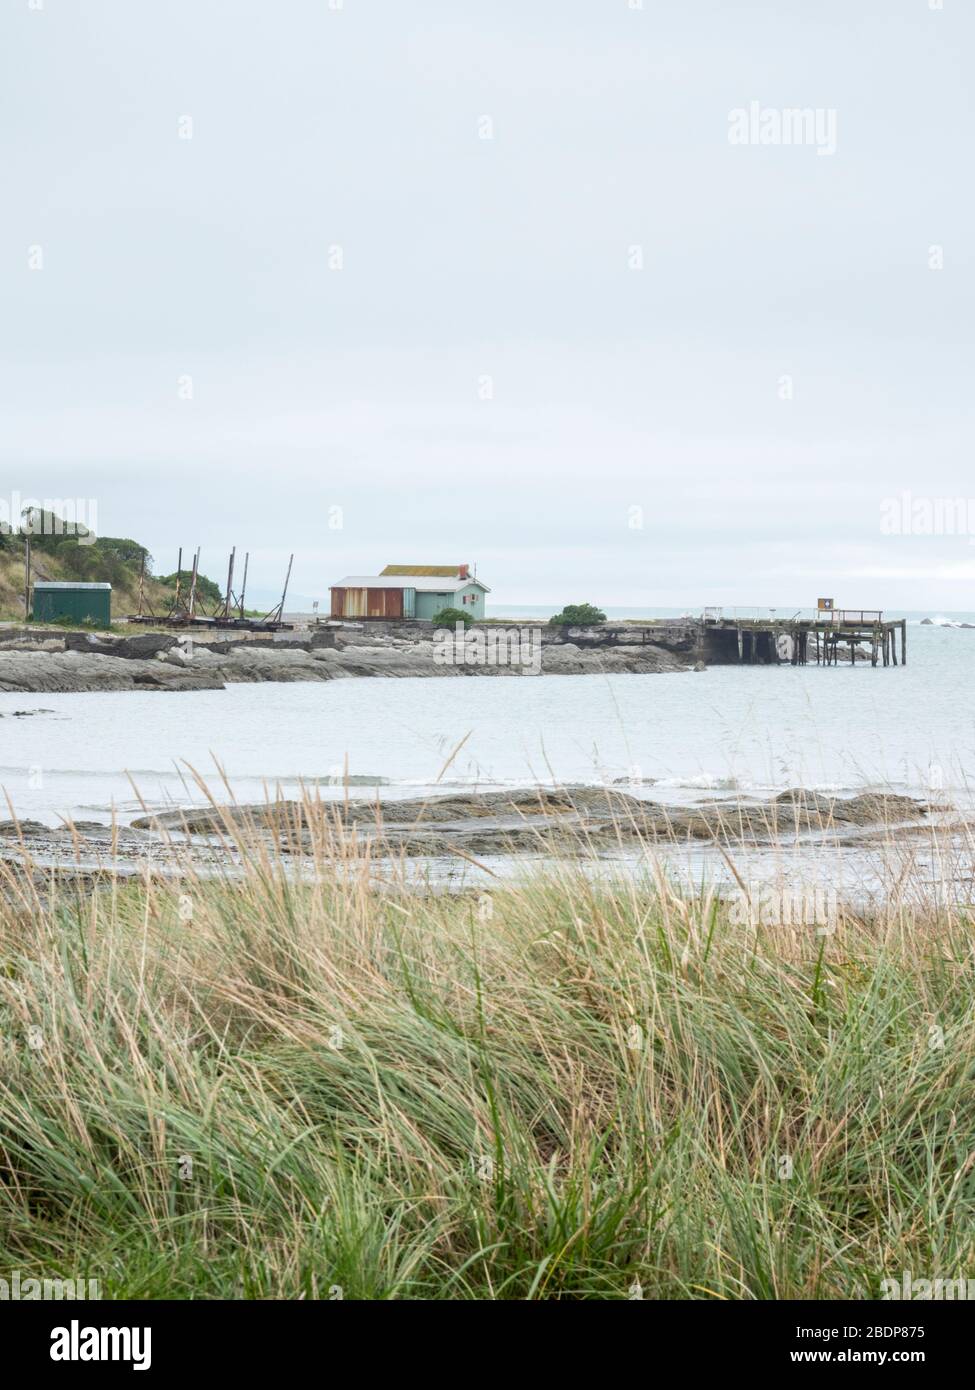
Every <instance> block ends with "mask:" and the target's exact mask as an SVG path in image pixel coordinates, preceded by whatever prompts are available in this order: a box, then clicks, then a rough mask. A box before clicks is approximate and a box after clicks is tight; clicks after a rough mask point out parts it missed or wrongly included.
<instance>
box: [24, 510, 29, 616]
mask: <svg viewBox="0 0 975 1390" xmlns="http://www.w3.org/2000/svg"><path fill="white" fill-rule="evenodd" d="M29 617H30V532H29V531H25V532H24V622H25V623H26V622H27V619H28V618H29Z"/></svg>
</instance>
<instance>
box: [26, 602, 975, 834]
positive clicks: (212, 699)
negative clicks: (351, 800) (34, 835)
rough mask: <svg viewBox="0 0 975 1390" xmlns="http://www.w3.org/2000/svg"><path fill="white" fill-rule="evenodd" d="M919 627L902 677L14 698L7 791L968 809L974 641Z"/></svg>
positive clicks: (107, 799) (71, 800) (711, 674)
mask: <svg viewBox="0 0 975 1390" xmlns="http://www.w3.org/2000/svg"><path fill="white" fill-rule="evenodd" d="M954 616H958V615H954ZM960 616H961V617H965V615H960ZM968 620H969V621H975V619H971V618H969V619H968ZM908 633H909V635H908V665H907V667H906V668H905V667H898V668H897V669H896V670H895V669H893V668H888V669H884V668H877V669H876V670H875V669H872V668H871V667H870V666H869V665H863V666H857V667H855V668H851V667H849V666H845V667H844V666H840V667H838V668H831V669H828V670H827V669H818V668H816V667H815V666H807V667H805V668H793V667H790V666H782V667H777V668H773V667H715V668H714V669H712V670H709V671H706V672H696V673H695V672H687V673H684V672H682V673H679V674H673V675H652V676H627V675H615V676H598V675H593V676H540V677H532V676H518V677H504V678H489V679H479V678H477V677H471V678H464V679H442V680H436V679H425V680H424V679H405V680H404V679H361V680H354V679H353V680H336V681H330V682H327V683H323V684H311V683H308V684H297V685H283V684H282V685H239V686H231V687H229V688H228V689H227V690H224V691H204V692H195V693H182V694H168V693H148V692H147V693H137V694H136V693H120V694H84V695H37V696H33V695H31V696H28V695H10V694H0V716H3V717H2V718H0V784H2V786H3V789H4V791H5V793H6V796H7V797H8V799H9V802H10V804H11V805H12V806H13V808H14V810H15V811H16V813H17V814H18V815H19V816H22V817H27V816H29V817H33V818H35V819H40V820H45V821H47V822H48V823H51V824H54V823H56V822H57V821H59V820H60V819H61V818H62V817H66V816H74V817H83V818H86V819H102V818H104V819H108V817H109V816H110V815H111V813H112V810H113V808H114V809H115V811H116V812H117V813H118V814H119V815H120V816H121V817H122V819H126V818H128V817H130V816H133V815H136V814H138V812H139V807H140V798H141V799H142V800H143V801H144V802H145V803H146V804H147V805H149V806H150V807H153V808H155V807H159V806H163V805H186V804H190V803H192V802H194V801H198V800H200V796H199V793H198V792H197V790H196V789H195V787H194V786H193V783H192V778H191V776H190V774H189V771H188V769H189V768H194V769H196V771H197V772H199V773H200V774H201V775H202V776H204V777H205V778H207V779H208V780H209V781H210V783H211V785H213V786H216V785H217V781H218V777H217V773H216V768H217V766H218V765H219V767H220V768H222V769H223V771H224V773H225V775H226V777H227V779H228V780H229V782H230V783H231V785H232V788H233V791H234V793H235V795H236V796H237V797H238V798H240V799H243V800H259V799H261V798H262V796H263V795H264V793H265V789H269V790H272V789H276V788H278V787H280V788H282V789H283V790H284V791H286V792H287V791H292V790H294V789H295V787H296V786H297V784H298V782H299V781H300V780H304V781H305V782H307V783H316V782H317V783H320V784H324V785H325V786H326V787H328V786H329V784H330V783H334V782H336V781H337V782H339V783H340V782H341V780H342V777H343V774H344V770H345V768H346V767H347V768H348V772H349V773H350V774H351V776H352V777H353V778H365V779H367V781H368V780H369V779H374V780H375V782H377V783H381V784H385V787H384V791H383V794H384V795H403V796H408V795H416V794H417V793H418V792H419V791H420V790H423V789H428V788H431V787H433V786H435V785H439V786H440V787H441V788H442V789H444V790H447V789H454V788H456V787H457V786H458V785H463V786H479V787H483V788H490V787H495V786H507V785H524V784H530V783H534V782H551V781H553V780H554V781H556V782H591V783H599V782H607V781H609V782H612V781H614V780H616V779H618V778H632V779H644V780H641V781H640V783H639V790H640V791H641V792H643V793H645V794H647V795H651V796H664V797H667V798H670V799H675V800H686V799H689V798H691V797H693V796H695V795H699V794H700V793H701V791H702V789H714V790H717V791H722V790H727V791H732V790H738V789H740V790H743V791H749V792H750V791H762V792H766V791H769V790H773V789H781V788H784V787H787V786H796V785H803V786H806V787H816V788H821V789H835V790H853V789H857V788H861V787H864V786H877V785H883V786H887V787H891V788H893V789H897V790H912V791H918V792H921V793H922V794H926V793H931V792H937V793H942V792H944V793H947V794H952V795H954V796H955V797H956V798H958V797H961V798H965V799H967V792H968V787H969V786H970V785H971V786H975V701H973V698H972V691H973V688H975V631H973V630H967V629H959V628H948V627H931V626H921V625H919V624H918V623H917V621H916V620H915V621H914V622H912V623H911V625H910V627H909V629H908ZM15 711H38V712H37V713H33V714H31V715H30V717H14V714H15ZM649 779H653V781H652V782H651V781H650V780H649ZM136 789H137V791H136ZM636 789H637V788H636V787H634V790H636ZM332 792H333V793H334V794H335V795H342V794H343V793H342V788H341V786H338V787H333V788H332ZM354 794H363V795H374V794H375V793H374V791H372V790H370V788H369V787H367V786H363V787H356V788H355V789H354Z"/></svg>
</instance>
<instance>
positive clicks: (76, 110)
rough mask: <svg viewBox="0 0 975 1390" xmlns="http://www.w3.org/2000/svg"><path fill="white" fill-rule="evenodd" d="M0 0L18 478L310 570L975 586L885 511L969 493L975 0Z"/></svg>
mask: <svg viewBox="0 0 975 1390" xmlns="http://www.w3.org/2000/svg"><path fill="white" fill-rule="evenodd" d="M40 3H41V0H33V4H34V6H37V5H38V4H40ZM935 3H936V0H935ZM0 13H2V18H0V64H2V93H3V96H2V102H3V120H2V124H0V147H2V160H3V202H4V211H3V216H2V219H0V277H2V282H0V291H2V301H3V309H2V319H0V351H2V383H0V393H2V394H0V407H2V438H0V448H2V460H3V463H4V465H5V467H4V470H3V471H4V478H5V482H4V483H3V484H2V487H3V490H4V493H5V494H9V493H10V492H12V491H14V490H16V491H18V492H20V493H21V494H22V495H28V496H36V497H39V498H42V499H43V498H59V497H83V498H95V499H96V500H97V508H98V529H99V530H100V531H102V532H103V533H106V534H113V535H118V534H121V535H128V536H133V537H135V538H137V539H139V540H142V541H144V542H145V543H147V544H148V545H149V547H150V549H151V550H152V551H153V553H154V555H155V557H156V564H157V568H158V569H160V570H171V569H173V568H175V563H176V548H177V546H178V545H180V544H182V545H183V546H184V547H186V548H187V549H189V548H190V547H192V546H195V545H197V544H199V545H201V546H202V547H203V562H202V563H203V569H204V571H206V572H209V573H212V574H214V576H215V577H218V578H222V577H223V575H224V573H225V569H226V554H227V551H228V550H229V547H230V545H231V544H236V545H237V546H238V547H239V548H240V549H241V550H244V549H249V550H250V551H251V555H252V560H251V565H252V569H251V578H252V582H253V583H254V585H255V587H259V588H263V589H266V590H274V589H276V588H279V587H280V583H281V580H282V578H283V571H284V567H285V565H286V562H287V556H288V553H289V552H290V551H291V550H292V549H293V550H294V551H295V552H296V560H295V572H294V578H293V589H294V592H295V593H296V594H297V595H310V596H320V597H322V598H324V597H325V596H326V594H327V589H328V585H329V583H330V582H334V580H335V579H337V578H339V577H341V576H342V575H345V574H348V573H353V574H362V573H370V572H375V571H377V570H378V569H379V568H381V567H382V566H383V565H385V564H386V563H389V562H399V563H416V562H422V561H429V562H438V563H444V562H454V561H457V562H464V561H467V562H470V563H472V564H473V563H476V564H477V567H478V573H479V575H480V577H481V578H483V579H484V580H485V581H486V582H487V583H488V584H489V585H490V586H491V587H492V590H493V593H492V598H493V599H494V600H495V601H496V602H500V603H505V602H511V603H517V602H535V601H538V602H543V601H548V600H552V601H558V602H562V601H583V600H590V601H594V602H601V603H607V604H635V605H639V604H646V605H671V604H674V605H691V606H700V605H702V604H705V603H716V604H717V603H725V604H732V603H740V604H748V603H757V604H768V605H773V604H776V605H778V604H781V605H787V604H793V603H794V604H797V605H798V604H802V605H806V604H810V603H814V602H815V599H816V597H817V596H819V595H821V594H829V595H832V596H834V597H835V598H836V599H837V601H838V602H839V603H840V604H844V605H846V606H855V607H860V606H869V607H873V606H883V607H885V608H896V607H907V608H931V609H933V610H937V609H948V608H955V609H970V608H973V607H975V597H973V595H975V545H973V544H972V539H973V536H975V532H973V536H969V535H961V536H959V535H949V536H940V537H939V536H930V535H913V536H911V535H909V536H904V535H891V534H885V531H884V528H883V525H882V516H883V513H882V506H883V503H884V501H885V499H890V498H895V497H900V495H901V494H902V493H903V492H905V491H907V492H908V493H909V494H910V499H911V501H912V502H913V501H914V500H917V499H921V500H922V502H923V501H924V499H931V500H932V501H934V500H936V499H938V498H956V497H965V498H967V497H969V496H971V497H973V498H975V468H973V458H975V455H973V428H972V412H973V406H972V397H973V385H972V382H973V371H972V368H973V361H972V357H973V354H972V323H973V314H972V310H973V303H972V300H973V295H972V288H973V274H972V254H973V250H972V248H973V244H975V225H973V210H975V199H973V193H972V144H973V138H972V137H973V120H972V96H971V93H972V83H971V78H972V73H973V72H975V7H973V6H972V5H971V4H969V3H968V0H944V8H943V10H939V9H937V8H935V9H932V8H930V6H929V0H814V3H813V0H764V2H763V3H757V2H755V0H752V3H749V0H735V3H729V0H681V3H679V4H677V3H669V4H668V3H664V2H663V0H644V3H643V8H642V9H641V8H640V5H639V3H638V0H410V3H407V2H406V0H343V2H342V3H341V4H340V3H339V0H331V5H330V4H329V0H275V3H273V4H272V3H267V0H43V4H42V8H39V9H38V8H32V6H31V4H30V3H29V0H4V4H3V8H2V12H0ZM751 103H756V110H758V112H759V113H760V115H761V117H762V119H763V120H764V121H765V125H764V126H763V129H764V130H765V132H766V136H767V138H768V139H769V140H774V139H776V138H778V140H779V143H766V144H762V143H740V142H735V143H733V138H734V129H735V120H736V119H737V118H735V117H733V116H732V115H731V113H733V112H736V111H740V110H744V111H748V110H749V109H750V104H751ZM786 108H809V109H811V110H813V111H818V112H819V115H820V124H819V127H818V130H819V136H817V137H816V138H814V139H810V142H808V143H790V144H786V143H783V137H782V134H781V130H780V134H779V136H778V137H776V133H775V120H776V113H781V112H782V111H783V110H784V109H786ZM767 113H771V115H767ZM752 129H754V127H752ZM809 130H810V131H811V130H812V127H811V126H810V127H809ZM829 131H832V137H831V138H829V139H827V138H825V136H826V134H827V133H828V132H829ZM187 136H189V137H191V138H187ZM820 137H822V138H820ZM833 146H835V148H833ZM932 248H941V249H940V250H938V249H932ZM641 261H642V269H641V268H640V264H641ZM939 264H940V265H942V266H943V268H941V269H937V268H934V269H933V268H932V266H938V265H939ZM639 509H642V513H641V511H640V510H639ZM972 520H973V526H975V502H973V516H972ZM641 521H642V525H641V524H640V523H641ZM888 530H889V526H888Z"/></svg>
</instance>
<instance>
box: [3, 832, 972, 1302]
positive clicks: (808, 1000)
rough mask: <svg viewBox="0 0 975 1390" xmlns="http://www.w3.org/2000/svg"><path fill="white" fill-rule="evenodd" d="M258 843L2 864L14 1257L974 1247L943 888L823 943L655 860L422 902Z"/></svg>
mask: <svg viewBox="0 0 975 1390" xmlns="http://www.w3.org/2000/svg"><path fill="white" fill-rule="evenodd" d="M235 833H237V832H235ZM244 848H245V850H246V849H247V847H246V846H245V847H244ZM244 858H245V871H244V874H243V877H242V878H241V879H239V880H237V881H234V882H231V881H229V880H224V879H221V878H216V879H213V880H206V879H203V878H200V877H199V876H197V875H195V874H193V873H192V872H189V873H188V876H187V877H186V878H185V879H184V880H183V881H181V882H179V883H172V884H167V883H164V882H160V881H158V880H153V879H149V878H146V879H145V880H144V881H140V882H139V883H138V884H135V885H128V886H125V885H122V884H114V885H112V886H110V887H109V888H108V889H107V890H105V889H102V890H99V891H97V892H94V893H81V892H80V891H79V890H77V889H75V888H72V887H70V886H68V887H65V886H63V885H62V886H60V887H58V886H57V885H56V884H55V883H53V882H52V884H51V885H50V886H49V887H47V888H45V889H43V891H41V890H39V889H38V888H37V887H36V886H30V885H28V884H27V882H26V880H25V879H24V878H23V877H22V876H20V877H18V878H16V879H15V878H8V880H7V882H6V884H5V892H4V895H3V900H2V906H0V1047H2V1066H0V1274H2V1273H4V1272H5V1271H6V1270H7V1269H14V1268H16V1269H19V1270H21V1271H22V1272H23V1273H25V1274H26V1273H27V1272H34V1273H36V1274H41V1273H43V1274H45V1275H48V1276H50V1275H55V1274H61V1275H62V1276H63V1277H71V1278H89V1279H90V1278H94V1279H97V1280H98V1281H99V1283H100V1286H101V1291H102V1296H103V1297H107V1298H112V1297H135V1298H190V1297H193V1298H210V1297H214V1298H269V1297H271V1298H282V1297H283V1298H337V1297H343V1298H346V1299H393V1298H396V1299H404V1298H405V1299H417V1298H423V1299H475V1298H476V1299H550V1298H557V1299H587V1298H589V1299H614V1298H619V1299H626V1298H633V1297H643V1298H647V1299H654V1298H669V1299H675V1298H676V1299H683V1298H691V1299H712V1298H718V1299H790V1298H819V1299H834V1298H844V1299H845V1298H851V1297H852V1298H869V1297H876V1296H877V1293H878V1289H879V1284H880V1280H881V1279H882V1278H884V1277H898V1278H899V1276H900V1273H901V1271H902V1270H912V1271H913V1272H914V1274H915V1276H917V1277H921V1276H922V1275H923V1274H928V1275H930V1274H932V1273H937V1274H943V1275H945V1276H953V1275H959V1274H962V1275H964V1274H965V1273H966V1272H968V1273H970V1272H971V1271H972V1267H973V1264H975V1260H973V1255H975V1249H973V1246H975V1220H973V1217H975V1174H973V1167H975V1057H973V1003H972V1000H973V942H972V928H971V922H970V920H968V918H967V916H966V915H965V914H964V913H961V912H958V911H954V910H947V909H945V910H943V911H934V910H932V911H931V912H929V913H926V914H924V913H914V912H909V911H905V910H903V909H896V910H895V909H891V910H889V911H887V912H882V913H880V914H879V915H877V916H875V917H873V918H872V919H869V920H862V919H859V918H855V917H852V916H843V917H841V919H840V920H839V922H838V923H837V924H836V930H835V931H834V932H831V933H830V934H827V935H820V934H818V933H817V932H816V931H815V930H813V929H809V928H800V929H796V930H792V929H782V928H767V927H761V926H757V927H756V926H754V925H752V926H744V927H743V926H741V925H735V924H734V922H733V921H732V919H731V917H730V915H729V913H728V911H727V907H726V906H724V905H722V904H721V902H720V901H719V900H718V899H716V898H714V897H713V896H711V895H710V894H708V893H706V892H701V893H700V894H698V895H694V896H690V897H689V896H686V895H683V894H681V893H680V892H678V891H677V890H676V889H674V888H673V886H672V885H671V884H669V883H668V882H667V880H666V878H665V877H664V876H663V875H662V874H660V873H659V872H657V873H653V872H648V874H647V875H646V876H645V877H642V878H639V879H635V878H633V877H631V878H629V879H627V880H625V881H624V880H619V881H614V880H607V879H606V877H605V876H603V877H599V876H598V875H597V876H594V875H592V874H586V873H583V872H581V870H580V868H579V867H578V866H577V865H573V864H572V863H571V862H567V863H566V864H565V865H563V866H554V867H552V868H551V869H549V870H547V871H546V872H545V873H543V874H539V875H538V876H537V877H535V878H533V879H531V880H530V881H528V882H526V883H524V884H521V885H519V886H516V887H501V886H499V887H498V888H497V889H496V890H495V891H491V892H490V893H485V894H480V895H477V894H471V895H459V896H458V895H449V894H436V893H428V894H412V895H409V894H406V893H404V892H402V891H400V888H399V887H398V885H397V884H396V883H395V882H391V883H390V884H389V885H387V886H386V887H377V886H376V884H375V881H374V880H372V881H370V879H369V878H368V877H367V876H366V874H364V873H363V874H356V873H354V872H352V873H344V874H339V875H337V874H336V873H335V872H330V871H329V870H328V868H327V866H324V865H323V866H322V872H321V873H319V874H316V875H315V876H314V878H313V879H312V880H311V881H302V880H301V879H300V878H298V877H296V876H295V875H289V874H287V873H285V872H284V871H283V870H282V868H281V865H280V864H279V863H276V862H275V860H274V857H273V856H268V855H267V853H266V852H265V851H263V850H259V849H257V848H255V847H254V846H251V847H250V851H249V853H245V855H244Z"/></svg>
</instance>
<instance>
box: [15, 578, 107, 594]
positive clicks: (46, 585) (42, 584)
mask: <svg viewBox="0 0 975 1390" xmlns="http://www.w3.org/2000/svg"><path fill="white" fill-rule="evenodd" d="M111 587H112V586H111V584H87V583H86V584H82V583H81V582H80V580H74V579H69V580H62V579H38V580H37V582H36V583H35V584H34V591H35V593H36V591H37V590H38V589H110V588H111Z"/></svg>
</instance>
